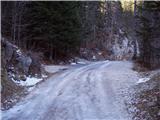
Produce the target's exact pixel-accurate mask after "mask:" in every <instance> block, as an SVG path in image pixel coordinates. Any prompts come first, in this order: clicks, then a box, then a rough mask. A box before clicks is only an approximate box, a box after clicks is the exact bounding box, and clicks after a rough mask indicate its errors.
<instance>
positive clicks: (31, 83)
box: [19, 77, 43, 86]
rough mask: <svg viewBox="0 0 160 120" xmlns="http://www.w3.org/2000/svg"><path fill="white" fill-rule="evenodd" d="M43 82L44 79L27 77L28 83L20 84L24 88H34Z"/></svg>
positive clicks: (21, 82)
mask: <svg viewBox="0 0 160 120" xmlns="http://www.w3.org/2000/svg"><path fill="white" fill-rule="evenodd" d="M42 80H43V79H42V78H35V77H27V79H26V81H20V82H19V84H20V85H22V86H33V85H35V84H37V83H38V82H40V81H42Z"/></svg>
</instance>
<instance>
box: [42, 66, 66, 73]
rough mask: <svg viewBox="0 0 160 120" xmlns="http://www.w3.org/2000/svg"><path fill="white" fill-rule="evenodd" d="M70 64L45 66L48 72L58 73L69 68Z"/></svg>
mask: <svg viewBox="0 0 160 120" xmlns="http://www.w3.org/2000/svg"><path fill="white" fill-rule="evenodd" d="M68 67H69V66H62V65H46V66H44V69H45V71H46V72H49V73H56V72H59V71H62V70H66V69H68Z"/></svg>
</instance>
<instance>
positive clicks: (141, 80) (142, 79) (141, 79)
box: [137, 77, 150, 84]
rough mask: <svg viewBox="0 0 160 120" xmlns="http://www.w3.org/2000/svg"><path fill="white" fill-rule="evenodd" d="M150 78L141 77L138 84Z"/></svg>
mask: <svg viewBox="0 0 160 120" xmlns="http://www.w3.org/2000/svg"><path fill="white" fill-rule="evenodd" d="M149 80H150V78H146V77H145V78H140V79H139V80H138V81H137V84H139V83H144V82H147V81H149Z"/></svg>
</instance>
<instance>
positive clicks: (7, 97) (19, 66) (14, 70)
mask: <svg viewBox="0 0 160 120" xmlns="http://www.w3.org/2000/svg"><path fill="white" fill-rule="evenodd" d="M1 53H2V54H1V57H2V67H1V68H2V69H1V73H2V74H1V78H2V79H1V83H2V84H1V93H2V107H3V108H5V109H7V108H8V107H9V106H10V105H11V104H13V103H14V102H16V100H17V99H18V98H19V97H20V96H21V95H22V94H24V91H25V88H24V87H22V86H19V85H17V84H16V81H25V80H26V78H27V76H29V75H30V76H34V75H39V76H41V63H40V60H39V58H38V57H36V55H34V54H33V53H31V52H22V50H21V49H19V48H18V47H17V46H15V45H14V44H12V43H10V42H9V41H8V40H7V39H6V38H2V40H1Z"/></svg>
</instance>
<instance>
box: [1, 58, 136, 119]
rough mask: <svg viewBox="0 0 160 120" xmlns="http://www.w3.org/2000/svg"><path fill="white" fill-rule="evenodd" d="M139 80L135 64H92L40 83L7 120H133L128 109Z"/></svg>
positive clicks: (11, 112) (7, 111) (7, 115)
mask: <svg viewBox="0 0 160 120" xmlns="http://www.w3.org/2000/svg"><path fill="white" fill-rule="evenodd" d="M137 80H138V76H137V72H135V71H133V70H132V63H130V62H126V61H125V62H121V61H113V62H111V61H101V62H93V63H91V64H89V65H85V66H80V67H75V68H73V69H70V70H67V71H64V72H63V73H61V74H57V75H54V76H52V77H50V78H49V79H48V80H46V81H44V82H43V83H41V84H39V86H38V88H35V89H34V91H33V92H31V93H30V94H29V95H28V96H26V98H24V99H23V100H22V101H21V102H19V103H18V104H17V105H15V106H14V107H13V108H11V109H9V110H6V111H3V112H2V119H5V120H66V119H68V120H131V117H130V115H129V114H128V112H127V110H126V106H125V104H124V103H125V101H126V100H127V99H126V98H128V97H129V94H128V89H129V88H130V87H132V86H133V85H134V84H135V83H136V81H137Z"/></svg>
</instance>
